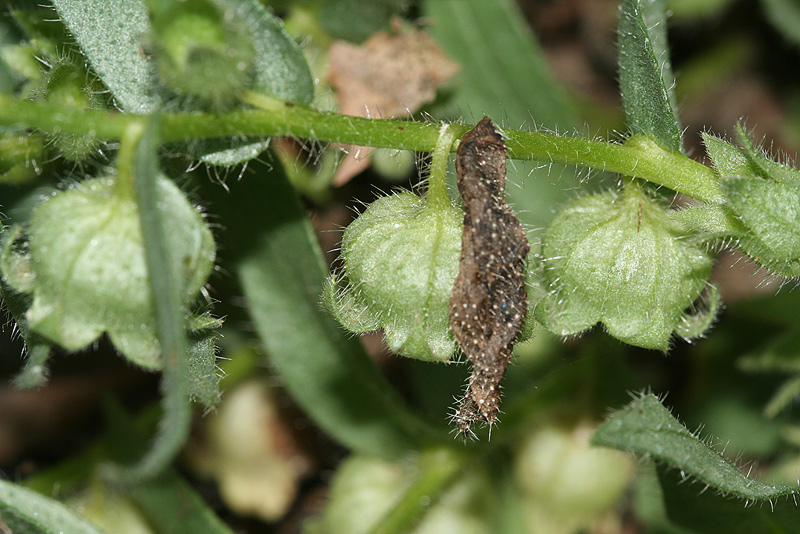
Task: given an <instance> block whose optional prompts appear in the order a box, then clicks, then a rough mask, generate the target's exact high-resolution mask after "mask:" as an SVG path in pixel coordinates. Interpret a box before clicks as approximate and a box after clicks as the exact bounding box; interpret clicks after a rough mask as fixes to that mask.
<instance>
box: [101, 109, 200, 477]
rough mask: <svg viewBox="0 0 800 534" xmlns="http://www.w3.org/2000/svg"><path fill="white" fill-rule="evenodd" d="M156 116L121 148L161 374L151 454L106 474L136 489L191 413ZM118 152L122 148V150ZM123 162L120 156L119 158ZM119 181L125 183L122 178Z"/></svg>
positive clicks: (182, 436)
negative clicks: (128, 152) (126, 151)
mask: <svg viewBox="0 0 800 534" xmlns="http://www.w3.org/2000/svg"><path fill="white" fill-rule="evenodd" d="M157 131H158V117H157V116H156V117H154V118H153V119H151V120H150V121H149V123H148V126H147V129H146V130H145V131H144V132H142V133H140V134H139V135H140V137H138V138H136V137H135V136H136V133H132V134H131V136H132V138H129V139H125V138H123V141H122V142H123V143H125V142H126V141H127V142H129V143H135V145H134V146H135V149H134V150H135V152H134V160H133V177H130V178H133V181H134V186H135V190H136V199H137V202H138V207H139V218H140V222H141V229H142V237H143V243H144V246H145V260H146V264H147V275H148V282H149V289H150V293H151V296H152V298H153V303H154V307H155V316H156V319H157V328H156V333H157V338H158V343H159V346H160V349H161V357H162V364H163V374H164V379H163V380H164V382H163V389H164V399H163V406H164V419H163V420H162V422H161V425H160V427H159V432H158V434H157V436H156V438H155V441H154V442H153V444H152V446H151V448H150V450H149V451H148V452H147V453H146V454H145V455H144V456H143V457H142V458H141V459H140V460H139V461H138V462H137V463H136V464H134V465H133V466H129V467H124V468H118V469H116V470H114V471H110V472H111V474H112V476H113V477H114V479H116V481H119V482H122V483H125V484H136V483H139V482H142V481H145V480H150V479H152V478H154V477H155V476H157V475H158V474H159V473H161V472H162V471H163V470H164V469H165V468H166V467H167V466H168V465H169V463H170V462H171V461H172V459H173V458H174V457H175V456H176V455H177V454H178V452H179V451H180V449H181V447H182V446H183V444H184V443H185V441H186V438H187V436H188V435H189V425H190V423H191V417H192V409H191V405H190V403H189V397H188V387H189V386H188V383H187V379H186V375H187V358H188V355H187V349H188V340H187V336H186V330H185V328H184V307H183V297H182V292H183V291H182V288H181V285H182V284H181V282H180V280H178V277H177V276H176V275H177V273H176V272H175V269H173V268H172V265H174V263H175V261H174V260H173V259H172V257H171V250H170V249H169V248H168V241H167V240H166V239H165V236H167V235H168V233H169V229H168V228H167V227H166V222H167V221H166V220H165V214H164V213H163V212H162V210H161V207H160V206H159V203H158V199H159V196H158V190H157V179H158V177H159V176H160V173H159V169H158V155H157V149H158V138H157ZM121 150H122V148H121ZM120 159H122V155H121V156H120ZM121 175H122V172H120V178H129V177H123V176H121Z"/></svg>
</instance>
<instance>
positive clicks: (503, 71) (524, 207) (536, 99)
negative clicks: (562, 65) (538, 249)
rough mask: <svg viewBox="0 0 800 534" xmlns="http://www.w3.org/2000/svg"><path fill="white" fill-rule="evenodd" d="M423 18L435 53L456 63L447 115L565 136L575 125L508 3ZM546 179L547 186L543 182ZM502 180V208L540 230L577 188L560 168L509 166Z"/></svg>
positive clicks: (467, 1) (454, 4)
mask: <svg viewBox="0 0 800 534" xmlns="http://www.w3.org/2000/svg"><path fill="white" fill-rule="evenodd" d="M423 14H424V18H425V20H426V21H428V22H429V23H430V27H431V32H432V34H433V36H434V38H435V39H436V41H437V42H438V43H439V45H441V46H442V48H443V49H444V50H445V52H447V54H448V55H450V56H451V57H452V58H453V59H455V60H457V61H459V62H460V63H461V73H460V74H459V75H458V76H457V78H456V80H455V82H454V85H455V91H454V93H453V95H452V98H450V99H448V104H449V106H450V108H448V109H450V114H451V115H452V116H455V117H461V115H462V114H463V113H473V114H475V116H476V117H477V118H478V119H479V118H480V117H481V115H488V116H490V117H493V118H494V119H495V121H496V122H497V123H498V124H502V125H504V126H508V127H513V128H516V127H519V126H521V125H523V124H529V125H530V124H531V123H533V126H535V127H541V128H547V129H552V130H558V131H567V132H569V131H571V130H573V129H574V128H576V127H577V126H578V125H579V123H580V121H579V119H578V117H577V116H576V112H575V109H573V107H572V105H571V104H570V102H569V101H568V100H567V98H566V97H565V93H566V91H565V89H564V88H563V87H562V86H561V84H559V83H558V82H557V81H556V80H555V78H554V77H553V75H552V74H551V72H550V69H549V66H548V64H547V58H546V57H545V55H544V53H543V52H542V50H541V48H540V47H539V45H538V43H537V42H536V40H535V39H534V36H533V35H532V34H531V30H530V26H529V25H528V24H527V23H526V22H525V19H524V17H523V15H522V14H521V13H520V11H519V8H518V7H517V6H516V4H515V3H514V2H513V1H511V0H494V1H492V2H487V1H485V0H458V1H451V0H426V1H425V2H424V3H423ZM551 176H552V178H550V177H551ZM508 178H509V181H510V182H513V183H515V184H522V183H524V187H509V188H508V191H507V194H508V197H509V202H510V203H511V204H513V205H514V207H515V209H516V210H517V211H518V212H519V213H520V219H521V220H523V222H524V223H531V224H534V225H539V226H541V225H544V224H546V223H547V222H548V221H549V220H550V219H551V218H552V216H553V206H556V205H558V204H560V203H562V202H564V201H565V200H567V199H568V198H570V197H571V196H572V193H571V190H572V189H574V188H576V187H578V184H579V181H578V179H577V177H576V176H575V171H574V170H573V169H571V168H568V167H566V166H562V165H556V164H551V162H550V161H546V162H545V165H541V164H536V163H531V162H522V161H517V162H515V163H514V165H509V167H508Z"/></svg>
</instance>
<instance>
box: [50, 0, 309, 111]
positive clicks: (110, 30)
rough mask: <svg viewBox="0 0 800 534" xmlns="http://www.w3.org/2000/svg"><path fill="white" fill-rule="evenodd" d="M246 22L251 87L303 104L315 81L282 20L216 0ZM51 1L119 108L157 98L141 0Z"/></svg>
mask: <svg viewBox="0 0 800 534" xmlns="http://www.w3.org/2000/svg"><path fill="white" fill-rule="evenodd" d="M219 2H220V4H221V5H222V6H223V7H225V8H226V9H229V10H231V11H232V13H233V16H236V17H239V18H240V19H241V20H242V21H245V22H246V27H247V28H248V30H249V35H248V36H246V38H250V39H251V40H252V44H253V48H254V51H255V56H254V58H253V65H252V70H253V73H254V79H253V82H252V86H253V89H254V90H256V91H260V92H264V93H267V94H270V95H273V96H277V97H279V98H282V99H286V100H291V101H294V102H299V103H302V104H308V103H310V102H311V100H312V99H313V98H314V83H313V79H312V77H311V73H310V71H309V69H308V65H307V64H306V61H305V58H304V57H303V53H302V50H300V47H299V46H298V45H297V43H296V42H295V41H294V40H293V39H292V37H291V36H290V35H289V34H288V32H287V31H286V30H285V29H284V27H283V23H282V22H281V21H280V19H278V18H277V17H275V16H274V15H272V13H270V12H269V11H267V9H266V8H265V7H264V6H263V5H261V4H260V3H259V2H258V1H257V0H219ZM53 4H54V5H55V7H56V10H57V11H58V14H59V15H60V16H61V18H62V20H63V21H64V23H65V24H66V26H67V28H68V29H69V31H70V32H71V33H72V35H73V36H74V37H75V39H76V41H77V42H78V44H79V45H80V47H81V49H82V50H83V52H84V54H86V57H87V58H88V59H89V63H90V64H91V65H92V68H93V69H94V70H95V72H97V73H98V74H99V75H100V77H101V78H102V79H103V82H104V83H105V84H106V85H107V86H108V88H109V89H110V90H111V92H112V94H113V95H114V97H115V98H116V99H117V101H118V102H119V104H120V107H121V108H122V109H123V111H126V112H128V113H150V112H152V111H154V110H155V109H156V108H157V107H158V105H159V103H160V98H159V95H158V93H159V90H160V85H161V84H160V82H159V80H158V79H157V77H156V74H155V73H156V69H155V66H154V65H153V63H152V61H151V60H150V59H149V58H148V56H147V55H146V54H144V52H143V50H142V46H143V44H144V42H145V38H146V37H147V36H148V34H149V32H150V31H151V25H150V20H149V15H148V11H147V8H146V6H145V4H144V3H143V2H142V1H141V0H117V1H114V2H105V1H104V0H85V1H84V0H55V1H54V2H53Z"/></svg>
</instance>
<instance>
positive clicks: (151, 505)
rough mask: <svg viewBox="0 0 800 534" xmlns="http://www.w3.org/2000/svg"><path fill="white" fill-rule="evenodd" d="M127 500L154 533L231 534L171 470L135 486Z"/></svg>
mask: <svg viewBox="0 0 800 534" xmlns="http://www.w3.org/2000/svg"><path fill="white" fill-rule="evenodd" d="M130 498H131V500H133V502H134V503H136V506H137V508H138V509H139V511H140V512H141V513H142V515H144V517H146V518H147V520H148V522H149V524H150V526H151V527H152V528H153V530H154V531H155V532H156V534H198V533H203V534H233V531H232V530H231V529H230V528H228V527H227V526H226V525H225V523H223V522H222V520H221V519H220V518H219V517H218V516H217V515H216V514H215V513H214V512H213V511H212V510H211V508H209V506H208V505H207V504H206V503H205V502H204V501H203V499H202V498H201V497H200V495H198V494H197V492H196V491H195V490H194V489H193V488H192V486H190V485H189V483H188V482H186V480H184V479H183V478H182V477H181V476H179V475H178V474H177V473H175V472H174V471H169V472H167V473H164V474H163V475H161V476H160V477H158V478H157V479H155V480H153V481H150V482H147V483H145V484H143V485H141V486H137V487H136V488H134V489H133V490H132V491H131V493H130Z"/></svg>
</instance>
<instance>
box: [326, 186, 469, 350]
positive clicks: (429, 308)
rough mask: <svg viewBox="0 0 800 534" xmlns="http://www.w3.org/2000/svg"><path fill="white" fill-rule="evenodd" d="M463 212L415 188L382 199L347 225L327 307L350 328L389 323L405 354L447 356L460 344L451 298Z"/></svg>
mask: <svg viewBox="0 0 800 534" xmlns="http://www.w3.org/2000/svg"><path fill="white" fill-rule="evenodd" d="M463 217H464V215H463V212H462V211H461V210H460V209H458V208H457V207H455V206H453V205H451V204H449V203H448V204H446V205H442V206H437V207H436V208H433V207H430V208H429V207H428V205H427V203H426V201H425V199H424V198H420V197H418V196H417V195H414V194H413V193H409V192H401V193H398V194H395V195H392V196H388V197H383V198H380V199H378V200H376V201H375V202H373V203H372V204H370V206H369V207H368V208H367V210H366V211H365V212H364V213H363V214H362V215H361V216H360V217H358V218H357V219H356V220H355V221H353V222H352V223H351V224H350V225H349V226H348V227H347V229H346V230H345V232H344V236H343V238H342V259H343V269H342V272H341V273H339V274H334V275H332V276H331V277H330V279H329V280H328V283H327V285H326V288H325V292H324V294H323V301H324V303H325V305H326V307H327V308H328V309H329V310H330V312H331V313H332V314H333V316H334V317H336V319H337V320H338V321H339V322H340V323H341V324H342V326H344V327H345V328H346V329H347V330H349V331H351V332H354V333H366V332H372V331H375V330H378V329H380V328H383V330H384V335H385V336H386V342H387V343H388V345H389V347H390V348H391V349H392V350H393V351H395V352H397V353H399V354H402V355H404V356H408V357H411V358H418V359H421V360H428V361H444V360H447V359H448V358H450V356H452V355H453V353H454V352H455V351H456V343H455V340H454V339H453V334H452V332H450V322H449V317H450V315H449V314H450V312H449V305H450V294H451V293H452V291H453V284H454V283H455V279H456V275H457V274H458V268H459V258H460V255H461V234H462V230H463Z"/></svg>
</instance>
